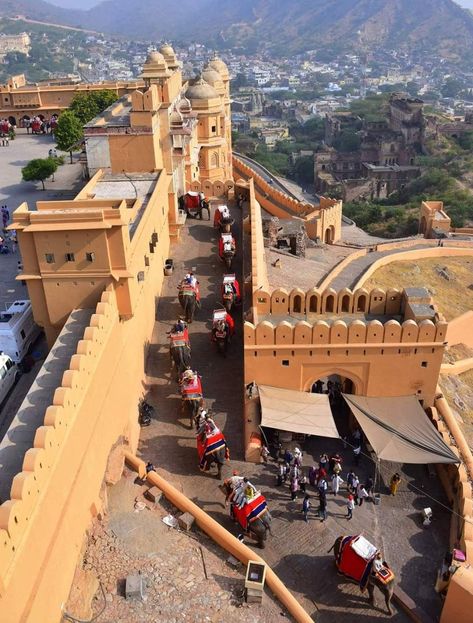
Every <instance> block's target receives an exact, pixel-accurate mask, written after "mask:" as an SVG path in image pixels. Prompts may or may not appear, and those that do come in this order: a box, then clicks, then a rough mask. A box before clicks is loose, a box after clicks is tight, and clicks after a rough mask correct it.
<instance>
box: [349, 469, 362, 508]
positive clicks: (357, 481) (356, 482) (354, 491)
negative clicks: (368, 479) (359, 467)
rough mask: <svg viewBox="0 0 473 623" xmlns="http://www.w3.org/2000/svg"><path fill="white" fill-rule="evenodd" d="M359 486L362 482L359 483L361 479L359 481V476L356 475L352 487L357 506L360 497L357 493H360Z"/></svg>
mask: <svg viewBox="0 0 473 623" xmlns="http://www.w3.org/2000/svg"><path fill="white" fill-rule="evenodd" d="M359 484H360V481H359V479H358V476H357V475H356V474H354V478H353V480H352V485H351V488H352V492H353V495H354V497H355V504H358V495H357V492H358V485H359Z"/></svg>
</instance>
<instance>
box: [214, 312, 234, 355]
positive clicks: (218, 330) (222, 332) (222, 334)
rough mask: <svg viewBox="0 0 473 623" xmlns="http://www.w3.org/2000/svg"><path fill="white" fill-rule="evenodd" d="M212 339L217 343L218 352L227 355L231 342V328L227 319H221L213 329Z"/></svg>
mask: <svg viewBox="0 0 473 623" xmlns="http://www.w3.org/2000/svg"><path fill="white" fill-rule="evenodd" d="M212 339H213V341H214V342H215V343H216V344H217V350H218V352H219V353H220V354H221V355H223V356H224V357H226V356H227V349H228V344H229V343H230V329H229V326H228V324H227V323H226V322H225V320H219V321H218V322H217V324H216V325H215V326H214V328H213V329H212Z"/></svg>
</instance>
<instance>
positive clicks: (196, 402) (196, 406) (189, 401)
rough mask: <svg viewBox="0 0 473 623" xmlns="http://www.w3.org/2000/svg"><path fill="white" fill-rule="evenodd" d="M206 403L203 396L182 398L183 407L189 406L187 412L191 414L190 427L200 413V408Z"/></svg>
mask: <svg viewBox="0 0 473 623" xmlns="http://www.w3.org/2000/svg"><path fill="white" fill-rule="evenodd" d="M203 405H204V399H203V398H202V396H200V397H198V398H184V397H183V398H182V404H181V409H182V410H184V408H187V413H188V415H189V428H192V427H193V425H194V423H195V421H196V418H197V416H198V414H199V410H200V409H201V408H202V407H203Z"/></svg>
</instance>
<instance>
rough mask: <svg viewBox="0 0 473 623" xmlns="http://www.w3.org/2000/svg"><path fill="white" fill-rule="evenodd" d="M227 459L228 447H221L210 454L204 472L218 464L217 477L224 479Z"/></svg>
mask: <svg viewBox="0 0 473 623" xmlns="http://www.w3.org/2000/svg"><path fill="white" fill-rule="evenodd" d="M226 459H227V450H226V448H221V449H220V450H217V451H216V452H213V453H212V454H209V456H208V458H207V460H206V461H205V467H204V469H203V471H204V472H208V471H210V468H211V467H212V465H216V466H217V474H216V478H217V479H218V480H222V467H223V465H224V463H225V461H226Z"/></svg>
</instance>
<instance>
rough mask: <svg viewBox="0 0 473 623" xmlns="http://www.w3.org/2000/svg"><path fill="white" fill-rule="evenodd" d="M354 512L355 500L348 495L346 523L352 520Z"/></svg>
mask: <svg viewBox="0 0 473 623" xmlns="http://www.w3.org/2000/svg"><path fill="white" fill-rule="evenodd" d="M354 510H355V498H354V497H353V496H352V494H351V493H350V495H349V496H348V500H347V520H348V521H349V520H350V519H352V518H353V511H354Z"/></svg>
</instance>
